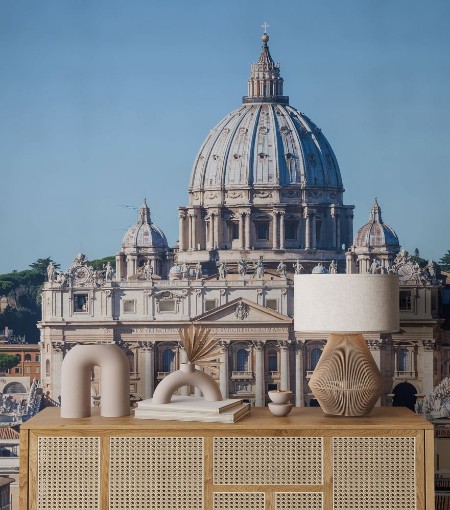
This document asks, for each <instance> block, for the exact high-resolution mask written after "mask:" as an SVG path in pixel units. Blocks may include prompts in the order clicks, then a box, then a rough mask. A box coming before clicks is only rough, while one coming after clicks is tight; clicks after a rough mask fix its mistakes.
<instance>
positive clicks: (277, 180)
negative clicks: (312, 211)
mask: <svg viewBox="0 0 450 510" xmlns="http://www.w3.org/2000/svg"><path fill="white" fill-rule="evenodd" d="M268 39H269V38H268V36H267V35H266V38H263V41H264V44H263V47H262V52H261V56H260V58H259V60H258V62H257V63H255V64H252V67H251V77H250V79H249V81H248V96H246V97H244V98H243V104H242V106H240V107H239V108H237V109H235V110H234V111H232V112H231V113H229V114H228V115H227V116H226V117H225V118H224V119H222V120H221V121H220V122H219V123H218V124H217V126H215V127H214V128H213V129H212V130H211V132H210V133H209V134H208V136H207V137H206V139H205V141H204V142H203V144H202V146H201V148H200V151H199V153H198V155H197V157H196V160H195V162H194V166H193V170H192V175H191V180H190V185H189V190H190V192H191V193H192V192H194V193H195V192H203V191H209V190H225V191H227V190H231V191H232V192H233V191H235V190H236V189H242V188H244V189H248V188H250V189H255V188H263V189H264V188H265V189H267V188H274V187H275V188H285V189H287V188H288V189H291V190H293V189H296V188H297V189H299V190H300V189H301V190H305V189H311V190H313V193H312V194H311V196H309V195H308V194H306V195H305V194H304V195H303V198H305V199H308V197H309V198H313V199H314V201H316V202H317V198H319V195H318V193H319V191H320V190H324V189H325V190H327V191H328V192H331V196H330V195H329V194H322V195H321V196H320V198H321V200H319V201H320V202H323V201H325V202H330V203H338V202H339V200H336V199H337V197H338V196H340V194H341V192H342V191H343V185H342V179H341V174H340V170H339V165H338V162H337V160H336V156H335V155H334V152H333V150H332V148H331V146H330V144H329V143H328V141H327V139H326V138H325V136H324V135H323V133H322V132H321V130H320V129H319V128H318V127H317V126H316V124H314V122H312V121H311V120H310V119H309V118H308V117H307V116H306V115H305V114H303V113H301V112H300V111H298V110H296V109H295V108H293V107H292V106H289V98H288V97H287V96H283V90H282V87H283V79H282V78H281V77H280V67H279V64H277V63H275V62H274V61H273V59H272V57H271V55H270V52H269V48H268V45H267V41H268ZM280 198H281V197H280ZM224 199H226V197H224Z"/></svg>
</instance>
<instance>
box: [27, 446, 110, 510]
mask: <svg viewBox="0 0 450 510" xmlns="http://www.w3.org/2000/svg"><path fill="white" fill-rule="evenodd" d="M37 481H38V489H37V509H38V510H74V509H81V508H82V509H83V510H97V509H99V508H100V438H98V437H39V438H38V473H37Z"/></svg>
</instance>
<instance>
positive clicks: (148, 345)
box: [138, 341, 155, 399]
mask: <svg viewBox="0 0 450 510" xmlns="http://www.w3.org/2000/svg"><path fill="white" fill-rule="evenodd" d="M138 346H139V365H140V368H139V372H140V374H139V375H140V377H141V379H142V392H143V398H144V399H146V398H152V396H153V392H154V391H155V342H150V341H145V342H139V343H138Z"/></svg>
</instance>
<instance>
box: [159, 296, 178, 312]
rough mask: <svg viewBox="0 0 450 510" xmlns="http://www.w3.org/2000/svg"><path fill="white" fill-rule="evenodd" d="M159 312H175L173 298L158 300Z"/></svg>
mask: <svg viewBox="0 0 450 510" xmlns="http://www.w3.org/2000/svg"><path fill="white" fill-rule="evenodd" d="M159 311H160V312H175V299H165V300H164V301H160V302H159Z"/></svg>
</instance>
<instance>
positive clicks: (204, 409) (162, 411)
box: [134, 395, 250, 423]
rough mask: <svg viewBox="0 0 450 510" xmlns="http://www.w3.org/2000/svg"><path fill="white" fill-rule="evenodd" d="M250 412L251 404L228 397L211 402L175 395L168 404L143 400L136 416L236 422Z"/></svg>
mask: <svg viewBox="0 0 450 510" xmlns="http://www.w3.org/2000/svg"><path fill="white" fill-rule="evenodd" d="M249 412H250V404H245V403H244V402H243V401H242V400H240V399H232V398H227V399H225V400H219V401H216V402H209V401H208V400H205V399H204V398H198V397H184V396H180V395H174V396H173V397H172V400H171V402H169V403H168V404H154V403H153V402H152V399H151V398H150V399H148V400H141V401H140V402H138V403H137V408H136V409H135V410H134V417H135V418H139V419H143V420H177V421H205V422H219V423H235V422H236V421H238V420H240V419H241V418H242V417H244V416H245V415H246V414H248V413H249Z"/></svg>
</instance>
